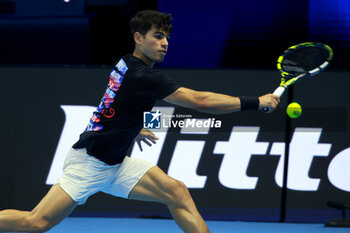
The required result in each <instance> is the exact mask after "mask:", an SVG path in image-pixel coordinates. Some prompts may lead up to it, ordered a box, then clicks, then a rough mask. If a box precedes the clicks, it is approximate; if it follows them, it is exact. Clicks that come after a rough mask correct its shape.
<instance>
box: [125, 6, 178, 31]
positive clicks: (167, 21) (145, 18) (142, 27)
mask: <svg viewBox="0 0 350 233" xmlns="http://www.w3.org/2000/svg"><path fill="white" fill-rule="evenodd" d="M172 19H173V18H172V17H171V14H164V13H161V12H158V11H154V10H143V11H140V12H138V13H136V14H135V15H134V16H133V17H132V18H131V20H130V31H131V35H132V36H134V34H135V32H139V33H141V34H142V35H143V36H145V35H146V34H147V32H148V31H149V30H151V28H152V26H154V27H155V28H156V29H158V30H163V31H165V32H166V33H168V34H170V33H171V31H172V29H173V27H172V25H171V20H172Z"/></svg>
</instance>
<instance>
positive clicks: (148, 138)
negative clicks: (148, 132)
mask: <svg viewBox="0 0 350 233" xmlns="http://www.w3.org/2000/svg"><path fill="white" fill-rule="evenodd" d="M147 140H149V141H151V142H152V143H153V144H156V143H157V142H156V140H158V139H153V138H151V137H147Z"/></svg>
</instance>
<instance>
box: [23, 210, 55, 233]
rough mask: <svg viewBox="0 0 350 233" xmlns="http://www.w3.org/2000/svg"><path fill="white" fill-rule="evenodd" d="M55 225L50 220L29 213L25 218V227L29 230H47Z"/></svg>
mask: <svg viewBox="0 0 350 233" xmlns="http://www.w3.org/2000/svg"><path fill="white" fill-rule="evenodd" d="M53 226H54V224H53V223H51V222H50V221H49V220H46V219H43V218H40V217H37V216H35V215H33V214H29V215H28V216H27V217H26V219H25V229H26V231H28V232H47V231H49V230H50V229H51V228H52V227H53Z"/></svg>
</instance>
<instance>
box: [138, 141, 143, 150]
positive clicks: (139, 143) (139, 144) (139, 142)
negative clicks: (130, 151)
mask: <svg viewBox="0 0 350 233" xmlns="http://www.w3.org/2000/svg"><path fill="white" fill-rule="evenodd" d="M137 145H138V146H139V148H140V151H142V146H141V141H137Z"/></svg>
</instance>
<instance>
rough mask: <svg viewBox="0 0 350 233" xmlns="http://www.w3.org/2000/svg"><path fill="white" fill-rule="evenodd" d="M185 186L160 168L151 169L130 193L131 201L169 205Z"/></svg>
mask: <svg viewBox="0 0 350 233" xmlns="http://www.w3.org/2000/svg"><path fill="white" fill-rule="evenodd" d="M181 189H182V190H183V189H186V191H187V188H186V187H185V185H184V184H183V183H181V182H179V181H177V180H175V179H174V178H172V177H170V176H168V175H167V174H166V173H164V172H163V171H162V170H161V169H160V168H159V167H157V166H155V167H153V168H151V169H150V170H149V171H148V172H147V173H146V174H145V175H144V176H143V177H142V178H141V179H140V181H139V182H138V183H137V184H136V186H135V187H134V188H133V189H132V190H131V192H130V193H129V199H134V200H141V201H154V202H160V203H168V202H169V201H171V199H172V198H173V196H174V195H175V193H176V192H177V191H180V190H181Z"/></svg>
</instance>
